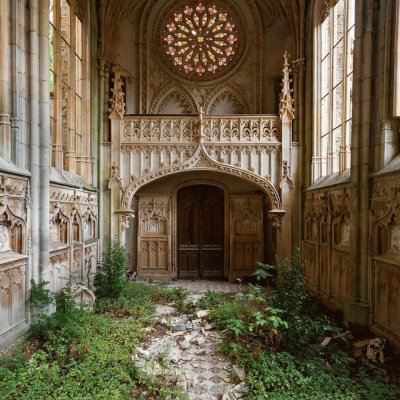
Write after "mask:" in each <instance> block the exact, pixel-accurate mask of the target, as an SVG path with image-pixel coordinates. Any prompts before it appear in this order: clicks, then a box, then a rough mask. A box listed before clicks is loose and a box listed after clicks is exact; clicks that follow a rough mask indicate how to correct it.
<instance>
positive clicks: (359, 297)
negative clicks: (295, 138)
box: [343, 0, 374, 325]
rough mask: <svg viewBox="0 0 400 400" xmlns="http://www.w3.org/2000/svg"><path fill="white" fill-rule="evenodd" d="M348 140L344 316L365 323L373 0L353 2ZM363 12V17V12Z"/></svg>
mask: <svg viewBox="0 0 400 400" xmlns="http://www.w3.org/2000/svg"><path fill="white" fill-rule="evenodd" d="M357 4H358V7H357V8H356V39H355V46H354V83H353V107H354V110H355V111H354V113H353V133H352V143H351V177H350V182H351V204H352V207H351V229H352V231H351V238H352V243H353V244H352V249H351V266H350V268H349V274H348V281H349V293H348V298H347V300H346V302H345V304H344V307H343V309H344V318H345V320H347V321H350V322H353V323H355V324H359V325H368V323H369V307H368V269H369V248H370V246H369V230H368V228H369V227H368V219H369V211H368V210H369V161H370V156H369V155H370V135H371V100H372V97H371V96H372V51H373V47H372V44H373V7H374V6H373V0H368V1H365V2H359V3H357ZM364 15H366V16H367V19H366V20H365V19H364V18H363V16H364Z"/></svg>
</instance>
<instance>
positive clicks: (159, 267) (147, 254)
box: [137, 197, 171, 277]
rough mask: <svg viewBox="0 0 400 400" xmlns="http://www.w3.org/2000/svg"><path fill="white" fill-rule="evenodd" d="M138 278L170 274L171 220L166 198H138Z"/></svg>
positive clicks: (168, 203) (168, 202)
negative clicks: (147, 275) (148, 275)
mask: <svg viewBox="0 0 400 400" xmlns="http://www.w3.org/2000/svg"><path fill="white" fill-rule="evenodd" d="M138 204H139V205H138V208H139V212H138V215H139V227H138V228H139V229H138V266H137V271H138V274H139V276H141V277H143V276H146V274H151V273H152V272H153V273H154V274H155V275H156V276H157V274H161V275H163V276H167V275H168V274H170V269H171V268H170V264H171V263H170V256H171V248H170V246H171V233H170V232H171V228H170V224H171V219H170V200H169V198H168V197H139V203H138Z"/></svg>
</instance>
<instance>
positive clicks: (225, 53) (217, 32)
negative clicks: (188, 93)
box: [162, 2, 240, 80]
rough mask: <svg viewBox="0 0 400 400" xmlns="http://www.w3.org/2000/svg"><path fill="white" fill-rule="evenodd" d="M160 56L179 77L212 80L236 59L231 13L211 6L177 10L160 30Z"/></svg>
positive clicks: (235, 33)
mask: <svg viewBox="0 0 400 400" xmlns="http://www.w3.org/2000/svg"><path fill="white" fill-rule="evenodd" d="M162 42H163V49H164V56H165V57H166V59H167V63H168V64H169V65H170V66H171V67H172V68H173V70H174V71H175V72H177V73H178V74H179V75H181V76H183V77H185V78H187V79H193V80H207V79H211V78H214V77H216V76H218V75H220V73H222V72H223V71H225V70H226V68H227V67H228V65H230V64H232V62H233V60H234V59H235V58H236V57H237V54H238V52H239V46H240V39H239V29H238V22H237V20H235V18H234V16H233V13H232V11H231V10H229V9H227V8H225V7H222V6H220V5H219V4H215V3H206V2H195V3H190V4H186V3H185V4H184V5H181V6H180V7H177V8H176V9H174V10H173V11H172V13H171V14H170V15H169V17H168V18H167V21H166V23H165V25H164V28H163V31H162Z"/></svg>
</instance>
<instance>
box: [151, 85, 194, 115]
mask: <svg viewBox="0 0 400 400" xmlns="http://www.w3.org/2000/svg"><path fill="white" fill-rule="evenodd" d="M169 100H174V101H176V102H177V103H178V104H179V105H180V106H181V108H182V109H183V110H184V113H185V114H192V115H193V114H197V113H198V108H197V104H196V102H195V101H194V100H193V97H192V96H191V94H190V93H189V92H188V91H186V90H185V89H184V88H183V87H181V86H178V85H168V86H167V87H165V88H164V89H163V90H161V91H160V92H159V94H158V95H157V96H156V97H155V98H154V99H153V101H152V104H151V107H150V114H160V113H161V112H162V109H163V107H164V106H165V105H166V104H167V103H168V101H169Z"/></svg>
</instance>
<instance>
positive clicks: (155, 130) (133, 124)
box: [121, 115, 281, 144]
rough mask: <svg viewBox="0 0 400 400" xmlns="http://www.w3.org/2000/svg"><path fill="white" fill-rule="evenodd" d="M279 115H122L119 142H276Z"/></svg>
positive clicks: (278, 130)
mask: <svg viewBox="0 0 400 400" xmlns="http://www.w3.org/2000/svg"><path fill="white" fill-rule="evenodd" d="M280 131H281V130H280V119H279V117H278V116H269V115H268V116H267V115H265V116H264V115H262V116H246V115H242V116H240V117H239V116H237V115H236V116H207V117H204V116H203V115H200V116H193V117H189V116H187V117H181V116H155V115H152V116H125V117H124V120H123V124H122V132H121V142H122V143H124V142H129V143H179V142H181V143H193V142H199V141H200V138H202V141H203V142H204V143H254V144H256V143H257V144H262V143H265V144H267V143H279V142H280Z"/></svg>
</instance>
